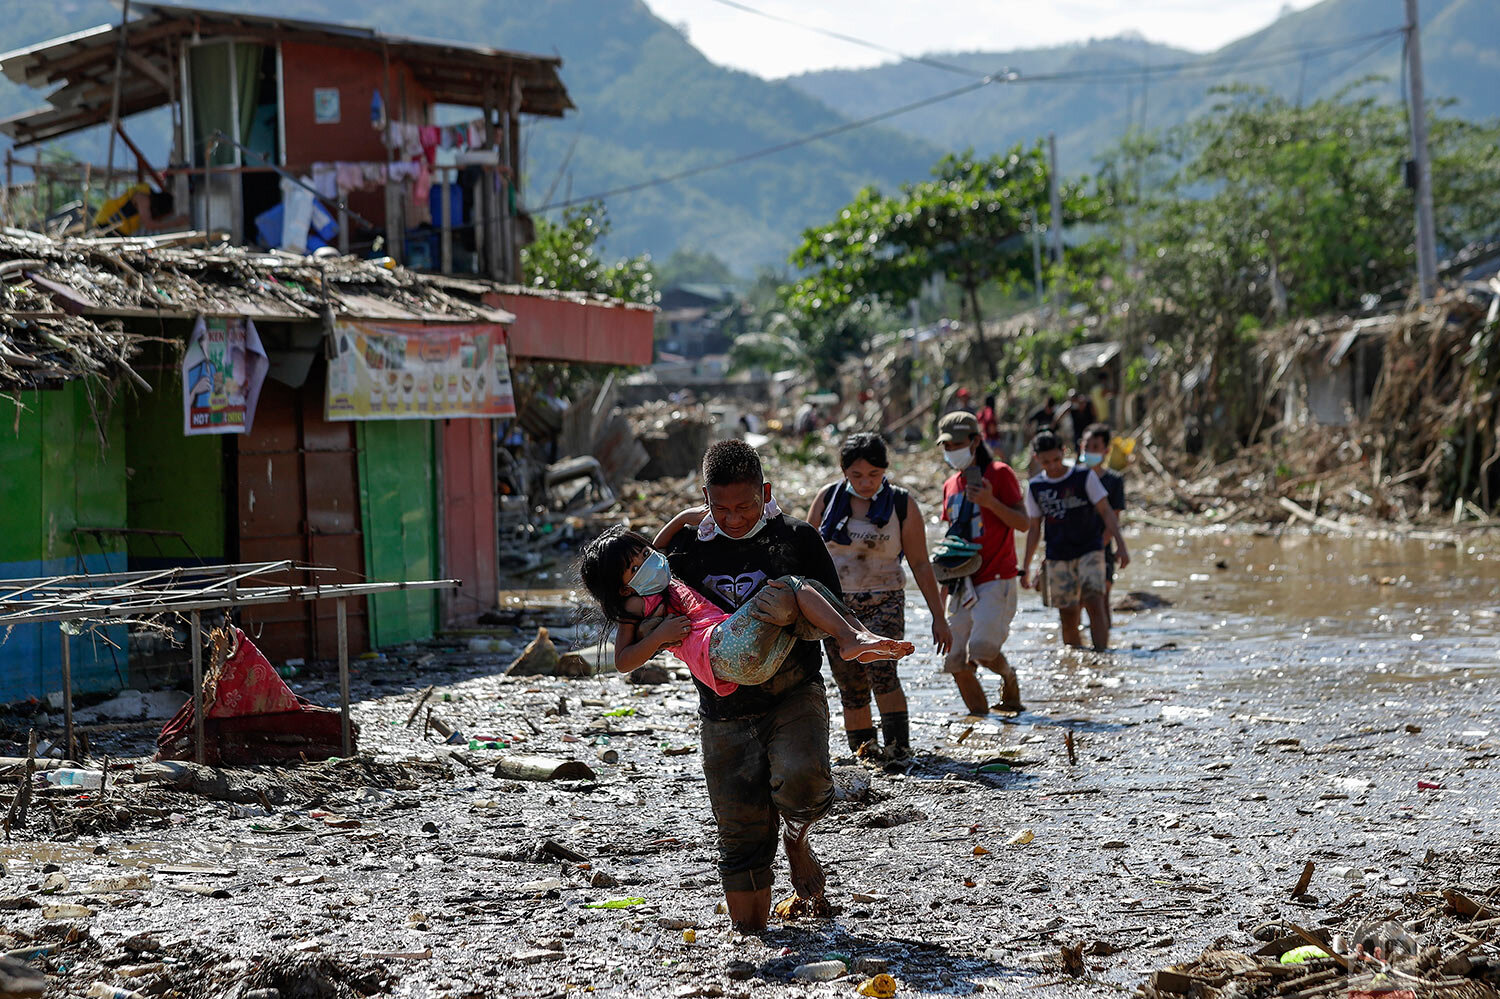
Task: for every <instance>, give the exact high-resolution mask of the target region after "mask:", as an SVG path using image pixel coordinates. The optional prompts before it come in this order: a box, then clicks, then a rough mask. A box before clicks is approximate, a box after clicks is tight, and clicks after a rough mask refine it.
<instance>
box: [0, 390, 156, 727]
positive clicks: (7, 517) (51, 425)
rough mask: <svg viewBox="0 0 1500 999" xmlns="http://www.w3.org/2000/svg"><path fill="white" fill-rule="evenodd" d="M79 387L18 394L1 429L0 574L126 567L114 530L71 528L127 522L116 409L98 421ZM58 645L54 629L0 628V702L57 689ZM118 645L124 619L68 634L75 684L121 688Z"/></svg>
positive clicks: (121, 648) (83, 688)
mask: <svg viewBox="0 0 1500 999" xmlns="http://www.w3.org/2000/svg"><path fill="white" fill-rule="evenodd" d="M86 387H87V386H86V385H85V384H84V383H80V382H74V383H70V384H68V385H66V386H64V387H63V388H60V389H55V390H49V391H44V392H30V393H25V394H23V395H22V396H21V402H22V404H23V405H24V407H25V408H24V409H23V410H22V412H20V414H19V415H18V418H17V419H16V420H15V422H14V423H13V422H12V420H11V418H7V419H6V420H5V421H4V422H3V425H0V526H3V529H0V578H7V579H21V578H28V577H36V576H44V575H58V574H61V573H73V572H79V571H83V572H118V571H122V570H123V569H124V568H125V552H124V544H123V540H122V539H121V537H120V536H119V535H111V534H105V535H103V536H101V537H100V538H98V539H96V538H93V537H89V536H83V537H80V536H77V535H75V534H74V532H73V529H74V528H75V527H95V528H111V527H124V526H125V448H124V425H123V417H122V414H121V411H120V409H119V407H113V408H111V407H100V411H99V414H98V418H99V419H102V421H103V423H102V425H101V424H99V423H96V422H95V420H96V417H95V412H94V408H93V407H91V405H90V403H89V398H88V395H87V393H86V391H85V390H86ZM101 438H102V439H101ZM101 542H102V543H101ZM60 642H61V638H60V635H59V632H58V629H57V626H56V625H40V624H38V625H23V626H20V627H17V628H15V629H13V630H12V631H10V633H9V634H8V635H6V634H4V633H0V703H6V702H10V701H15V700H21V699H23V698H28V697H43V696H45V695H46V694H47V693H48V692H49V691H54V690H61V689H62V664H61V658H60V655H59V643H60ZM111 644H113V646H114V647H113V648H112V647H111ZM125 644H126V641H125V628H124V626H123V625H115V626H112V627H109V628H107V629H104V630H103V631H102V632H101V633H100V634H99V635H94V634H92V633H85V634H81V635H76V636H74V637H73V638H72V639H71V640H70V648H71V651H72V655H73V689H74V690H75V691H76V692H79V693H83V692H88V691H99V690H115V689H118V688H119V687H120V686H122V685H123V683H124V677H125V675H126V666H127V664H126V659H125Z"/></svg>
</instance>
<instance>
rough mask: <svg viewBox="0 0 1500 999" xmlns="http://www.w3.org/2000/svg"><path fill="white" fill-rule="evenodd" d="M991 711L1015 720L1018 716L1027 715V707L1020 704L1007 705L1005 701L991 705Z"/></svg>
mask: <svg viewBox="0 0 1500 999" xmlns="http://www.w3.org/2000/svg"><path fill="white" fill-rule="evenodd" d="M990 710H991V711H997V712H999V713H1000V714H1002V715H1009V716H1010V717H1012V718H1014V717H1016V716H1017V715H1022V714H1025V713H1026V705H1024V704H1021V703H1020V702H1013V703H1011V704H1006V703H1005V702H1004V701H1001V702H1000V703H998V704H991V705H990Z"/></svg>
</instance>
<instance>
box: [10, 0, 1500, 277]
mask: <svg viewBox="0 0 1500 999" xmlns="http://www.w3.org/2000/svg"><path fill="white" fill-rule="evenodd" d="M11 2H12V3H15V2H18V0H11ZM198 2H199V4H200V5H202V6H211V7H215V8H232V7H246V8H248V9H254V10H255V11H256V12H258V13H277V14H283V15H286V16H291V17H301V18H307V19H314V20H328V21H343V22H348V23H355V24H364V25H373V26H376V27H378V28H380V29H381V30H383V31H387V32H390V33H394V34H406V35H415V36H422V37H433V38H448V39H458V40H464V41H472V42H477V43H482V44H488V45H493V46H496V47H501V48H508V49H519V50H523V51H534V52H541V53H557V54H559V55H561V56H562V58H563V60H564V64H563V70H562V72H563V79H564V81H565V82H566V83H567V86H568V88H569V90H570V92H571V94H572V96H573V100H574V103H576V104H577V105H578V108H579V110H578V111H577V112H575V113H572V114H570V115H569V116H568V117H567V118H565V119H563V120H562V121H560V122H558V121H550V120H544V121H537V122H534V123H532V124H531V127H530V128H529V130H528V132H527V138H526V148H525V165H526V168H527V172H528V187H527V190H526V192H525V193H526V201H527V203H528V204H529V205H530V206H533V207H540V206H541V205H542V204H543V203H544V202H556V201H560V200H566V199H569V198H578V197H584V196H588V195H591V194H595V193H598V192H605V191H610V190H612V189H614V188H617V187H623V186H627V185H631V184H635V183H638V182H640V181H643V180H649V179H651V178H653V177H658V176H662V175H665V174H670V173H675V172H678V171H682V170H685V169H690V168H694V167H700V166H706V165H710V164H715V163H718V162H721V161H724V160H729V159H733V158H736V157H740V156H743V155H744V154H746V153H752V152H755V151H758V150H763V149H766V148H768V147H772V146H778V145H782V144H786V143H794V142H796V141H797V140H799V139H801V138H803V137H805V136H807V135H809V134H813V133H821V132H824V131H827V130H830V129H836V128H838V127H839V126H841V125H844V124H847V123H848V122H850V121H851V120H853V119H858V118H862V117H865V116H868V115H872V114H875V113H877V112H880V111H884V110H886V109H888V108H892V107H897V106H900V105H903V104H906V103H909V102H911V101H914V100H917V99H920V98H924V97H929V96H932V95H935V94H940V93H943V92H945V91H948V90H952V89H955V88H957V87H962V86H964V85H965V84H966V82H967V80H968V79H969V78H970V77H966V76H965V75H964V74H963V73H962V72H948V71H944V70H940V69H935V68H932V67H931V66H928V65H925V64H919V63H913V62H900V63H894V64H889V65H884V66H879V67H876V68H873V69H866V70H855V71H830V72H819V73H809V74H805V75H802V76H797V77H793V78H790V79H786V80H779V81H768V80H764V79H761V78H759V77H757V76H754V75H752V74H749V73H745V72H741V71H737V70H732V69H728V68H725V67H722V66H718V65H716V64H714V63H712V62H710V61H709V60H708V59H707V58H705V57H704V56H703V54H702V53H701V52H699V51H698V50H697V49H696V48H695V47H694V46H693V45H692V43H691V41H690V40H689V38H688V37H687V36H686V35H684V34H683V32H682V31H680V30H679V29H677V28H676V27H674V26H672V25H670V24H668V23H666V22H665V21H663V20H661V19H660V18H658V17H656V16H655V15H654V14H653V13H652V12H651V11H650V10H649V9H648V8H647V7H646V6H645V4H644V3H642V2H641V0H532V2H528V3H519V2H512V0H426V2H424V3H422V4H412V3H410V2H408V0H359V2H355V0H260V2H259V3H254V4H251V3H248V2H247V0H198ZM1493 3H1494V0H1423V46H1424V55H1425V60H1426V65H1427V77H1428V92H1429V94H1430V95H1432V96H1434V97H1447V98H1454V99H1456V100H1457V101H1458V106H1457V110H1458V112H1459V113H1462V114H1464V115H1466V116H1470V117H1490V116H1494V115H1497V114H1500V18H1496V17H1494V11H1493ZM26 7H27V16H26V17H24V18H14V19H10V20H8V21H6V22H5V23H3V24H0V50H5V51H8V50H10V49H13V48H18V47H21V46H24V45H28V44H31V43H33V42H36V41H40V40H43V39H46V38H50V37H53V36H56V35H61V34H66V33H69V32H73V31H78V30H81V29H83V28H87V27H91V26H93V25H96V24H102V23H107V22H110V21H115V20H118V18H119V10H118V8H117V7H115V6H114V5H113V4H111V3H109V2H107V0H51V2H49V3H45V4H43V3H31V2H27V3H26ZM1486 8H1488V9H1486ZM1402 17H1403V14H1402V7H1401V4H1400V3H1399V2H1398V0H1323V2H1321V3H1319V4H1317V5H1315V6H1313V7H1310V8H1308V9H1306V10H1304V11H1300V12H1297V13H1293V14H1288V15H1285V16H1283V17H1282V18H1280V19H1279V20H1277V21H1276V22H1275V23H1274V24H1272V25H1270V26H1269V27H1267V28H1266V29H1264V30H1262V31H1260V32H1257V33H1255V34H1253V35H1250V36H1248V37H1246V38H1243V39H1241V40H1239V41H1236V42H1234V43H1232V44H1231V45H1228V46H1225V47H1224V48H1223V49H1221V50H1219V51H1217V52H1213V53H1209V54H1206V55H1195V54H1193V53H1188V52H1184V51H1181V50H1177V49H1173V48H1170V47H1167V46H1162V45H1156V44H1152V43H1149V42H1145V41H1142V40H1139V39H1129V38H1118V39H1109V40H1100V41H1094V42H1090V43H1087V44H1080V45H1071V46H1063V47H1057V48H1050V49H1038V50H1026V51H1015V52H1003V53H983V52H967V53H955V54H949V55H945V56H943V57H942V61H944V62H946V63H952V64H953V67H954V69H956V70H959V71H963V70H969V71H971V73H972V76H974V77H977V76H982V75H984V74H988V73H994V72H996V71H999V70H1006V69H1009V70H1015V71H1017V72H1019V73H1020V74H1022V75H1023V76H1026V77H1036V76H1044V77H1051V78H1052V79H1050V80H1047V81H1037V82H1032V83H1001V84H995V85H991V86H987V87H984V88H983V89H981V90H978V91H976V92H974V93H972V94H969V95H966V96H963V97H959V98H955V99H952V100H948V101H944V102H941V103H937V104H933V105H930V106H928V107H926V108H924V109H922V110H920V111H914V112H911V113H908V114H904V115H900V116H897V117H894V118H890V119H887V120H886V121H884V122H882V123H880V124H879V125H872V126H866V127H862V128H857V129H853V130H850V131H846V132H842V133H840V134H837V135H833V136H830V137H828V138H823V139H819V140H816V141H813V142H808V143H805V144H797V145H792V146H790V147H789V148H785V149H782V150H781V151H778V152H775V153H773V154H770V155H766V156H761V157H756V158H752V159H748V160H746V161H744V162H741V163H738V164H737V165H735V166H732V167H729V168H727V169H720V170H712V171H708V172H705V173H702V174H699V175H696V176H693V177H690V178H687V179H684V180H681V181H677V182H674V183H670V184H663V185H659V186H653V187H648V188H646V189H644V190H641V191H638V192H634V193H630V194H621V195H617V196H612V197H610V198H608V199H607V207H608V211H609V216H610V219H611V221H612V223H613V232H612V234H611V236H610V238H609V246H608V249H609V251H610V252H611V253H614V254H633V253H638V252H643V251H645V252H650V253H652V254H653V255H655V256H657V257H658V258H663V257H665V256H666V255H668V254H670V253H671V251H672V250H673V249H676V248H678V247H685V248H691V249H695V250H699V251H710V252H712V253H714V254H717V255H718V256H719V257H721V258H723V259H724V260H725V261H726V262H728V263H729V264H730V265H731V267H733V268H734V269H735V270H736V271H737V272H738V273H741V274H745V275H748V274H750V273H752V272H753V271H754V269H755V268H757V267H760V266H764V265H772V266H783V265H784V263H785V260H786V255H787V253H788V251H789V250H790V249H791V247H792V246H793V245H794V243H795V241H796V239H797V236H798V234H799V233H800V231H801V230H802V229H803V228H805V227H807V226H810V225H815V224H819V223H820V222H822V221H824V220H826V219H827V218H828V217H829V216H830V215H831V214H832V213H833V212H835V211H836V210H837V209H838V208H839V207H840V206H842V205H843V204H844V203H845V202H847V201H848V200H849V198H850V197H851V196H852V195H853V194H854V192H855V191H857V190H858V189H859V188H860V187H861V186H863V185H866V184H875V185H877V186H880V187H882V188H885V189H891V188H894V187H896V186H897V185H899V184H900V183H902V182H903V181H907V180H914V179H918V178H921V177H923V176H925V175H926V173H927V170H928V168H929V167H930V166H931V164H932V163H933V162H934V161H935V160H936V159H937V158H938V157H939V156H940V155H942V153H943V152H946V151H949V150H954V149H962V148H965V147H968V146H973V147H975V148H976V149H978V150H980V151H991V150H996V149H1002V148H1006V147H1008V146H1010V145H1012V144H1014V143H1015V142H1030V141H1034V140H1035V139H1036V138H1038V137H1041V136H1044V135H1045V134H1046V133H1047V132H1049V131H1050V132H1055V133H1056V134H1057V137H1058V143H1059V147H1060V159H1061V160H1062V163H1063V167H1064V169H1065V170H1066V171H1068V172H1081V171H1084V170H1087V169H1089V167H1090V161H1091V160H1092V158H1093V157H1095V156H1097V155H1098V154H1099V153H1100V152H1102V151H1103V150H1105V149H1106V148H1108V147H1109V146H1110V145H1111V144H1112V143H1113V142H1115V141H1117V140H1118V138H1119V137H1120V136H1121V135H1122V134H1123V133H1124V131H1125V130H1126V129H1127V128H1128V127H1131V126H1132V125H1134V126H1137V127H1139V126H1142V125H1144V126H1145V127H1149V128H1156V127H1162V126H1166V125H1171V124H1174V123H1176V122H1179V121H1182V120H1184V119H1186V118H1187V117H1189V116H1191V115H1193V114H1197V113H1200V112H1201V111H1203V110H1204V109H1205V108H1206V107H1208V106H1209V105H1210V103H1211V100H1212V98H1211V96H1210V95H1209V94H1208V88H1209V87H1210V86H1211V85H1213V84H1215V83H1223V82H1230V81H1239V82H1247V83H1252V84H1258V85H1264V86H1268V87H1271V88H1273V89H1275V90H1277V91H1279V92H1283V93H1286V94H1288V95H1289V96H1295V95H1296V94H1298V93H1301V94H1303V95H1304V96H1306V97H1314V96H1320V95H1323V94H1327V93H1331V92H1334V91H1335V90H1337V89H1338V88H1339V87H1341V86H1344V85H1346V84H1348V83H1349V82H1351V81H1353V80H1355V79H1358V78H1359V77H1361V76H1363V75H1365V74H1369V73H1375V74H1382V75H1384V76H1386V77H1387V78H1388V79H1387V81H1386V82H1385V83H1383V84H1380V85H1379V88H1380V89H1379V90H1378V92H1379V93H1381V94H1383V95H1385V96H1387V97H1389V98H1390V99H1392V100H1396V99H1399V90H1398V83H1397V81H1398V79H1399V76H1400V73H1399V70H1400V62H1399V60H1400V52H1401V41H1400V38H1399V37H1398V36H1396V35H1394V34H1387V35H1384V36H1381V37H1374V35H1375V33H1377V32H1380V31H1382V30H1384V29H1387V28H1394V27H1399V24H1400V21H1401V19H1402ZM787 30H788V31H795V30H797V29H795V28H792V27H788V28H787ZM1354 38H1363V39H1364V40H1363V41H1362V42H1360V43H1358V44H1355V43H1353V42H1350V40H1351V39H1354ZM1345 42H1349V44H1347V45H1344V44H1342V43H1345ZM1333 43H1340V44H1339V46H1338V47H1336V48H1335V47H1334V44H1333ZM1318 46H1322V48H1320V49H1317V50H1316V51H1314V48H1315V47H1318ZM1324 49H1327V50H1328V51H1324ZM41 98H42V95H40V94H37V93H28V92H25V91H24V90H22V89H21V88H18V87H16V86H14V85H12V84H10V83H9V82H8V81H3V80H0V114H12V113H14V112H16V111H19V110H23V109H25V108H28V107H33V106H36V105H38V104H40V103H41ZM74 145H75V147H76V148H82V149H91V148H92V145H93V144H90V143H88V142H87V140H83V142H82V143H75V144H74Z"/></svg>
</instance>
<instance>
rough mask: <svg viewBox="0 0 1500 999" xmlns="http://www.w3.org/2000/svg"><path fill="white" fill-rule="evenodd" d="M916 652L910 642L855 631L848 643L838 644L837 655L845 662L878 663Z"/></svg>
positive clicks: (915, 648) (901, 657)
mask: <svg viewBox="0 0 1500 999" xmlns="http://www.w3.org/2000/svg"><path fill="white" fill-rule="evenodd" d="M915 651H917V647H916V646H915V645H913V644H912V643H910V642H900V641H897V640H896V639H894V638H881V637H880V636H879V635H877V634H875V633H873V632H869V631H857V632H855V633H854V634H853V635H852V636H851V637H850V639H849V640H848V641H843V642H840V643H839V655H841V656H843V657H844V660H845V661H846V662H860V663H869V662H878V661H880V660H882V659H903V658H905V657H906V656H909V655H911V654H912V653H913V652H915Z"/></svg>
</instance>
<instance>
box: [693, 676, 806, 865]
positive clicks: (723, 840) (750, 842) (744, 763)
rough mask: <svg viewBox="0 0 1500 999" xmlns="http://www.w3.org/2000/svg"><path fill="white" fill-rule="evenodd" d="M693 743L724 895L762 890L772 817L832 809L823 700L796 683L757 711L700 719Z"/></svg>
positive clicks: (770, 857) (791, 818) (772, 849)
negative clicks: (715, 829)
mask: <svg viewBox="0 0 1500 999" xmlns="http://www.w3.org/2000/svg"><path fill="white" fill-rule="evenodd" d="M701 738H702V746H703V776H704V778H705V780H706V781H707V783H708V799H709V801H710V803H711V804H712V805H713V811H714V819H715V820H716V821H717V822H718V826H719V877H720V879H721V880H722V881H723V882H724V890H725V891H756V890H758V889H761V888H769V887H770V886H771V884H772V883H773V881H774V880H775V878H774V875H773V872H772V866H771V865H772V864H773V863H774V862H775V860H776V836H777V832H778V825H779V821H778V820H779V819H781V818H785V819H786V820H787V821H788V822H796V823H799V824H800V823H807V822H813V821H816V820H817V819H820V818H822V817H823V816H824V815H827V814H828V809H829V808H830V807H832V805H833V774H832V771H831V768H830V761H829V756H828V695H827V693H826V692H825V691H824V689H823V685H822V684H821V683H817V682H812V683H804V684H801V685H800V686H797V687H794V688H793V689H791V690H789V691H787V692H786V694H784V695H783V696H782V698H781V700H780V701H779V702H778V703H777V705H776V707H774V708H772V709H771V710H770V711H767V712H766V713H765V714H762V715H753V716H750V717H747V718H731V719H728V720H725V721H714V720H711V719H707V718H705V719H703V725H702V736H701Z"/></svg>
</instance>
